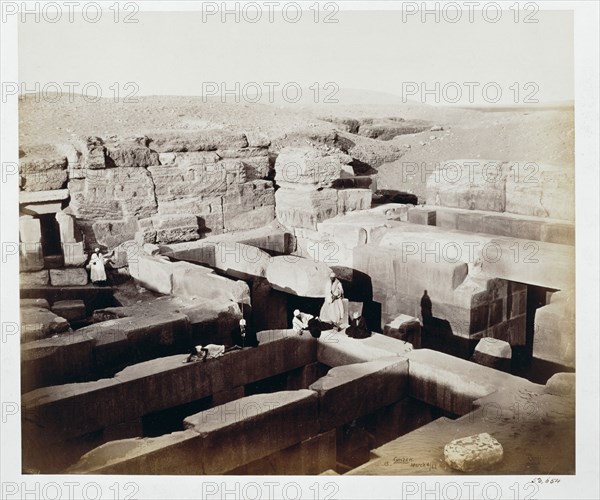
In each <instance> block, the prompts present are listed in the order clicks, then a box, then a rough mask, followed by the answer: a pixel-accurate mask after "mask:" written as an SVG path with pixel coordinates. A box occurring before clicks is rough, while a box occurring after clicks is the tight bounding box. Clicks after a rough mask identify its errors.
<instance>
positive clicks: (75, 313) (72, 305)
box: [52, 300, 86, 321]
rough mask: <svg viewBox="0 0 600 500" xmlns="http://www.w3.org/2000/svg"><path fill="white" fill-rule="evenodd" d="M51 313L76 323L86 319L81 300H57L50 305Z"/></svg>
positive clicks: (83, 304)
mask: <svg viewBox="0 0 600 500" xmlns="http://www.w3.org/2000/svg"><path fill="white" fill-rule="evenodd" d="M52 312H53V313H54V314H57V315H58V316H61V317H63V318H65V319H66V320H67V321H76V320H80V319H83V318H85V317H86V311H85V303H84V302H83V300H59V301H57V302H55V303H54V304H52Z"/></svg>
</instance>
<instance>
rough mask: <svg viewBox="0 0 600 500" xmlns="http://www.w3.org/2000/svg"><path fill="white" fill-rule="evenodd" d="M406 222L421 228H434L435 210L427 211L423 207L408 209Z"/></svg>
mask: <svg viewBox="0 0 600 500" xmlns="http://www.w3.org/2000/svg"><path fill="white" fill-rule="evenodd" d="M408 222H410V223H411V224H421V225H423V226H435V210H428V209H426V208H423V207H414V208H409V209H408Z"/></svg>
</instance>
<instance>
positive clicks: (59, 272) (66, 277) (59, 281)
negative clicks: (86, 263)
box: [50, 268, 88, 286]
mask: <svg viewBox="0 0 600 500" xmlns="http://www.w3.org/2000/svg"><path fill="white" fill-rule="evenodd" d="M87 283H88V275H87V272H86V271H85V269H82V268H71V269H50V284H51V285H52V286H77V285H87Z"/></svg>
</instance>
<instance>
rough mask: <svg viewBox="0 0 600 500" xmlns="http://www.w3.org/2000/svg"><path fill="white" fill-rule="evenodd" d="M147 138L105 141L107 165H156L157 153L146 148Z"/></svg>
mask: <svg viewBox="0 0 600 500" xmlns="http://www.w3.org/2000/svg"><path fill="white" fill-rule="evenodd" d="M148 143H149V139H148V138H147V137H138V138H132V139H121V140H115V141H109V142H106V143H105V147H106V164H107V166H108V167H113V166H114V167H149V166H151V165H158V164H159V159H158V153H157V152H156V151H152V150H151V149H150V148H148Z"/></svg>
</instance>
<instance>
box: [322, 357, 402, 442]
mask: <svg viewBox="0 0 600 500" xmlns="http://www.w3.org/2000/svg"><path fill="white" fill-rule="evenodd" d="M310 389H311V390H313V391H316V392H317V394H318V395H319V422H320V424H321V431H325V430H329V429H333V428H336V427H340V426H341V425H343V424H346V423H349V422H352V421H353V420H355V419H357V418H359V417H362V416H364V415H369V414H370V413H373V412H374V411H376V410H378V409H380V408H383V407H384V406H387V405H390V404H392V403H395V402H396V401H399V400H401V399H403V398H405V397H407V395H408V361H407V360H406V359H402V358H398V357H391V358H382V359H379V360H376V361H367V362H365V363H357V364H352V365H346V366H338V367H335V368H332V369H331V370H329V372H328V373H327V375H325V376H324V377H322V378H320V379H319V380H317V381H316V382H315V383H314V384H312V385H311V386H310Z"/></svg>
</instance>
